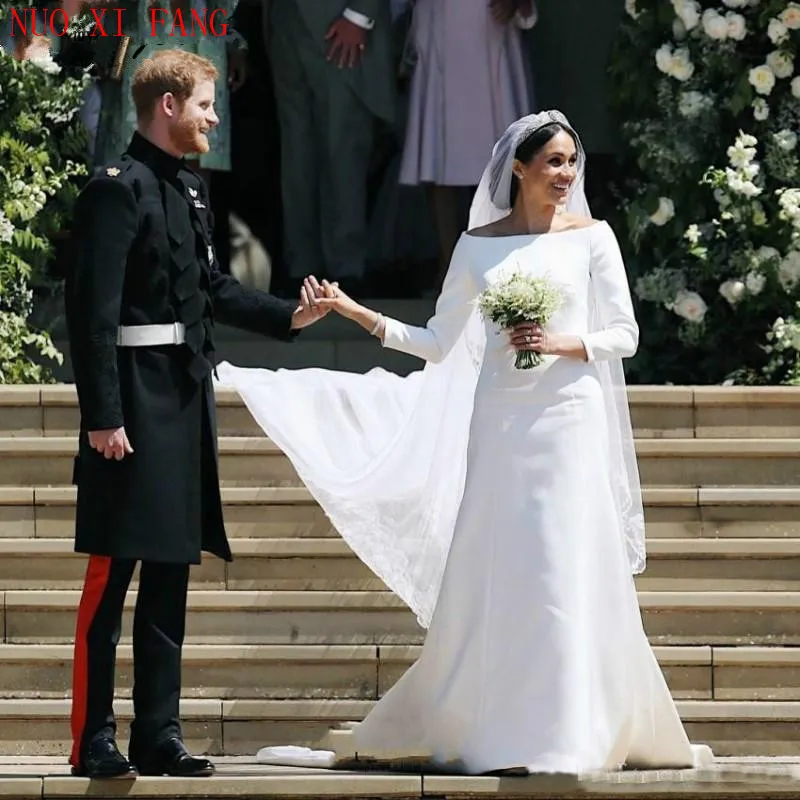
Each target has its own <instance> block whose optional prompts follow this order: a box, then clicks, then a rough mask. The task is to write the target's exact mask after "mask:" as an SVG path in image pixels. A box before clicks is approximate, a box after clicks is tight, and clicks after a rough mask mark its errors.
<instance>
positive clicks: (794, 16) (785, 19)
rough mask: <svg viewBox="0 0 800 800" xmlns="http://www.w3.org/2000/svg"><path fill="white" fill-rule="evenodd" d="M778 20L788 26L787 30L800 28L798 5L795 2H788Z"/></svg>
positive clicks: (799, 7) (799, 8) (799, 9)
mask: <svg viewBox="0 0 800 800" xmlns="http://www.w3.org/2000/svg"><path fill="white" fill-rule="evenodd" d="M780 21H781V22H782V23H783V24H784V25H785V26H786V27H787V28H789V30H792V31H796V30H797V29H798V28H800V5H798V4H797V3H789V5H788V6H786V8H785V9H784V10H783V11H781V14H780Z"/></svg>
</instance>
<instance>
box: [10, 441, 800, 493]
mask: <svg viewBox="0 0 800 800" xmlns="http://www.w3.org/2000/svg"><path fill="white" fill-rule="evenodd" d="M133 446H134V447H135V446H136V445H135V443H133ZM75 451H76V441H75V439H74V438H73V437H50V438H45V437H25V436H19V437H13V436H12V437H4V438H0V485H4V486H63V485H65V484H69V483H70V482H71V480H72V467H73V457H74V455H75ZM219 452H220V481H221V483H222V484H223V485H226V486H297V485H300V480H299V478H298V476H297V473H296V472H295V470H294V467H293V466H292V465H291V463H290V462H289V460H288V459H287V458H286V457H285V456H284V455H283V453H282V452H281V451H280V449H279V448H278V447H277V446H276V445H275V444H274V443H273V442H272V441H270V440H269V439H266V438H263V437H261V438H259V437H248V436H242V437H223V438H221V439H220V442H219ZM636 453H637V456H638V461H639V472H640V475H641V480H642V483H643V484H644V485H656V486H691V487H697V486H730V485H739V484H744V483H747V484H749V485H752V486H797V485H798V484H800V439H639V440H637V442H636Z"/></svg>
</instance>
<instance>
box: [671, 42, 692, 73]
mask: <svg viewBox="0 0 800 800" xmlns="http://www.w3.org/2000/svg"><path fill="white" fill-rule="evenodd" d="M671 74H672V77H673V78H675V79H676V80H679V81H688V80H689V78H691V77H692V75H694V64H693V63H692V58H691V55H690V54H689V50H688V49H687V48H685V47H681V48H679V49H678V50H676V51H675V52H674V53H673V55H672V73H671Z"/></svg>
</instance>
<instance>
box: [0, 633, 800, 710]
mask: <svg viewBox="0 0 800 800" xmlns="http://www.w3.org/2000/svg"><path fill="white" fill-rule="evenodd" d="M420 650H421V647H420V646H419V645H381V646H376V645H333V646H328V645H252V646H228V645H187V646H186V647H185V648H184V651H183V695H184V697H187V698H218V699H270V700H295V699H339V700H346V699H351V700H374V699H375V698H376V697H383V695H384V694H385V693H386V692H387V691H388V690H389V689H390V688H391V687H392V686H393V685H394V684H395V683H396V682H397V681H398V680H399V679H400V677H401V676H402V675H403V673H404V672H405V671H406V670H407V669H408V668H409V667H410V666H411V665H412V664H413V663H414V661H415V660H416V659H417V658H418V657H419V653H420ZM776 650H777V648H776ZM780 652H781V653H783V654H784V656H785V654H786V653H791V652H792V651H790V650H781V651H780ZM655 654H656V657H657V658H658V661H659V663H660V664H661V667H662V669H663V670H664V674H665V676H666V679H667V682H668V683H669V686H670V689H671V691H672V693H673V696H674V697H676V698H681V699H694V700H711V699H714V695H713V694H712V687H713V675H712V662H713V659H714V655H713V652H712V648H710V647H702V646H700V647H657V648H655ZM768 655H769V650H767V652H766V653H765V654H764V655H763V656H762V655H758V656H757V657H756V658H757V659H758V664H759V666H760V665H761V664H762V662H763V664H764V665H765V667H766V665H771V666H772V667H773V668H775V672H774V677H775V678H776V679H778V680H781V681H782V684H781V686H784V687H787V688H788V686H787V684H786V681H785V678H786V677H789V678H791V677H792V675H793V674H794V673H793V670H795V671H796V670H797V668H798V666H800V660H798V659H795V660H792V659H787V658H785V657H784V658H783V659H781V657H780V656H778V657H776V658H775V659H773V660H772V661H770V660H769V658H768ZM72 656H73V653H72V646H71V645H67V644H62V645H49V644H44V645H30V644H0V706H2V699H25V698H30V699H40V700H42V699H63V698H66V697H69V696H70V695H71V693H72V692H71V689H72V686H71V668H72ZM132 658H133V655H132V648H131V646H130V645H129V644H126V645H120V647H119V649H118V654H117V692H118V694H119V696H120V697H124V698H129V697H130V696H131V686H132V684H133V669H132ZM739 667H740V668H741V669H742V670H743V675H742V676H741V679H740V689H741V690H742V691H740V696H738V697H736V698H733V697H731V698H722V699H750V698H749V697H747V696H746V692H745V691H743V690H744V688H745V687H746V686H750V685H756V684H760V683H761V678H760V673H759V674H757V675H756V676H753V677H752V678H750V676H749V673H748V672H747V662H746V660H745V661H742V662H741V663H740V664H739ZM795 694H797V695H798V696H800V689H798V690H797V692H796V693H795ZM753 698H754V699H785V700H790V699H794V695H791V694H789V695H787V696H786V697H781V698H773V697H771V696H765V697H762V696H761V694H760V693H759V692H754V693H753Z"/></svg>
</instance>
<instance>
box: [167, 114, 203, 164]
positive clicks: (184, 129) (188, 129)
mask: <svg viewBox="0 0 800 800" xmlns="http://www.w3.org/2000/svg"><path fill="white" fill-rule="evenodd" d="M201 127H203V123H202V122H198V121H196V120H193V119H191V117H188V116H186V115H184V114H181V116H180V117H178V119H177V120H176V121H175V124H174V126H173V128H172V130H171V131H170V139H171V140H172V144H173V145H174V146H175V148H176V149H177V150H178V152H179V153H183V154H184V155H187V156H191V155H203V154H204V153H207V152H208V150H209V144H208V137H207V136H206V134H204V133H203V132H202V131H201Z"/></svg>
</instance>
